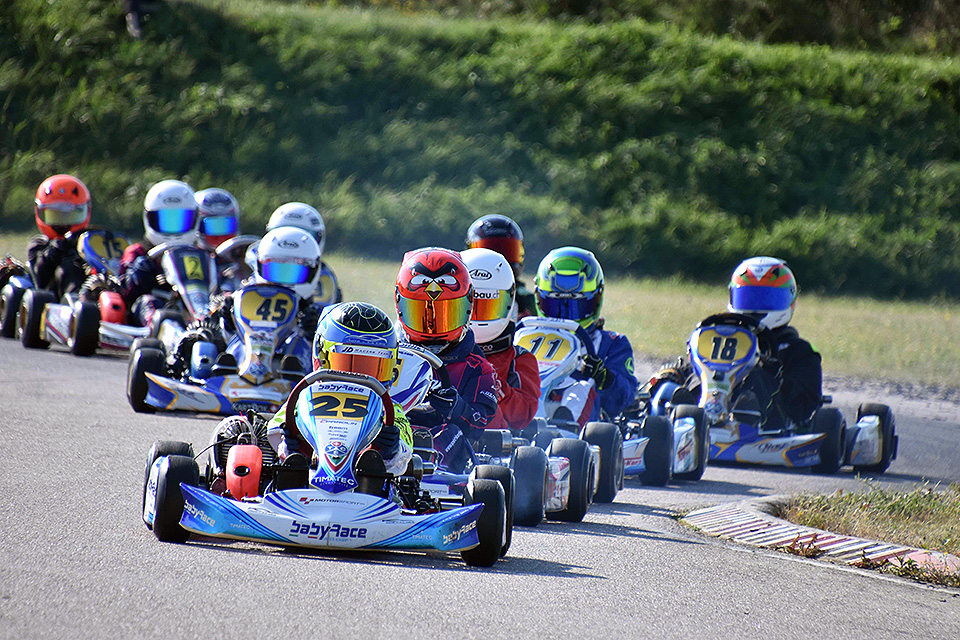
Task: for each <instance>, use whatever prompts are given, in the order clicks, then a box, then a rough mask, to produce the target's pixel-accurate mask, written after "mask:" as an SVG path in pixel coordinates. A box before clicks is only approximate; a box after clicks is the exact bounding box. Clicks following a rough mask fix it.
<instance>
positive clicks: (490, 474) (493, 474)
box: [474, 464, 517, 557]
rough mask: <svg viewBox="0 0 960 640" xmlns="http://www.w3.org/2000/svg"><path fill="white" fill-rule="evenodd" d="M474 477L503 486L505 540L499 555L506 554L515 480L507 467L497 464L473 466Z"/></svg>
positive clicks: (510, 533)
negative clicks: (505, 511)
mask: <svg viewBox="0 0 960 640" xmlns="http://www.w3.org/2000/svg"><path fill="white" fill-rule="evenodd" d="M474 477H476V478H484V479H487V480H496V481H497V482H499V483H500V486H501V487H503V501H504V504H505V505H506V506H507V525H506V527H507V528H506V542H504V544H503V548H502V549H501V550H500V557H503V556H505V555H507V551H509V550H510V543H512V542H513V517H514V511H513V501H514V499H515V496H516V495H517V481H516V478H515V477H514V475H513V471H512V470H511V469H510V468H509V467H501V466H500V465H497V464H481V465H478V466H477V467H475V468H474Z"/></svg>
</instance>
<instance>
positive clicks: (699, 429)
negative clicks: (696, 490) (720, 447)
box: [672, 404, 710, 482]
mask: <svg viewBox="0 0 960 640" xmlns="http://www.w3.org/2000/svg"><path fill="white" fill-rule="evenodd" d="M681 418H693V420H694V424H695V425H696V426H695V428H694V436H693V439H694V447H695V449H696V452H695V454H694V455H695V456H696V460H697V464H696V466H695V467H694V468H693V469H692V470H691V471H687V472H685V473H675V474H674V475H673V477H674V478H677V479H679V480H689V481H692V482H696V481H697V480H699V479H700V478H702V477H703V472H704V471H705V470H706V469H707V460H708V459H709V457H710V432H709V429H710V428H709V427H708V426H707V419H706V417H705V416H704V415H703V409H701V408H700V407H698V406H697V405H695V404H681V405H678V406H677V407H676V408H675V409H674V410H673V416H672V422H673V424H676V422H677V420H680V419H681Z"/></svg>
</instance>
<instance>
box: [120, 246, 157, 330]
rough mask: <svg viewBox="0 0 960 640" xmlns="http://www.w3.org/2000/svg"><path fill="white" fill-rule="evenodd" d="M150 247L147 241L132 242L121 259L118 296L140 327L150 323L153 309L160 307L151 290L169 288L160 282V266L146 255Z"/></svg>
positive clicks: (133, 320)
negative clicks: (121, 298) (121, 297)
mask: <svg viewBox="0 0 960 640" xmlns="http://www.w3.org/2000/svg"><path fill="white" fill-rule="evenodd" d="M150 248H151V247H150V245H149V244H147V243H146V242H138V243H136V244H131V245H130V246H128V247H127V248H126V249H124V250H123V256H122V257H121V258H120V274H119V275H120V295H121V296H123V301H124V302H126V303H127V308H128V309H130V317H131V320H132V322H133V323H134V324H139V325H140V326H141V327H147V326H150V320H151V319H152V318H153V313H154V311H156V310H157V309H159V308H160V307H161V306H162V303H161V302H160V301H158V299H157V298H156V296H154V295H153V294H152V293H151V292H152V291H153V290H154V289H163V288H165V289H169V288H170V285H168V284H166V283H164V284H163V285H161V284H160V275H161V272H160V265H159V264H157V262H156V261H155V260H152V259H151V258H150V257H149V256H148V255H147V252H148V251H149V250H150Z"/></svg>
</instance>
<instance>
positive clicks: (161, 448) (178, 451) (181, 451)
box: [140, 440, 194, 529]
mask: <svg viewBox="0 0 960 640" xmlns="http://www.w3.org/2000/svg"><path fill="white" fill-rule="evenodd" d="M161 456H189V457H191V458H192V457H194V456H193V445H191V444H189V443H187V442H177V441H176V440H158V441H157V442H154V443H153V446H152V447H150V451H148V452H147V464H146V466H144V468H143V500H142V501H141V503H140V513H141V514H142V513H143V512H144V511H145V510H146V508H147V483H148V482H150V468H151V467H152V466H153V463H154V462H155V461H156V460H157V458H159V457H161ZM144 524H146V521H144ZM147 529H153V527H152V526H151V525H149V524H147Z"/></svg>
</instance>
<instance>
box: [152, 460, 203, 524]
mask: <svg viewBox="0 0 960 640" xmlns="http://www.w3.org/2000/svg"><path fill="white" fill-rule="evenodd" d="M181 482H183V483H186V484H189V485H191V486H194V487H196V486H199V485H200V469H199V467H197V461H196V460H194V459H193V458H191V457H189V456H167V457H166V458H164V459H163V460H162V461H161V462H160V470H159V473H158V474H157V506H156V513H155V514H154V516H153V535H155V536H157V540H159V541H161V542H186V541H187V540H189V539H190V532H189V531H187V530H186V529H184V528H183V527H181V526H180V518H181V516H183V492H182V491H181V490H180V483H181Z"/></svg>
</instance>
